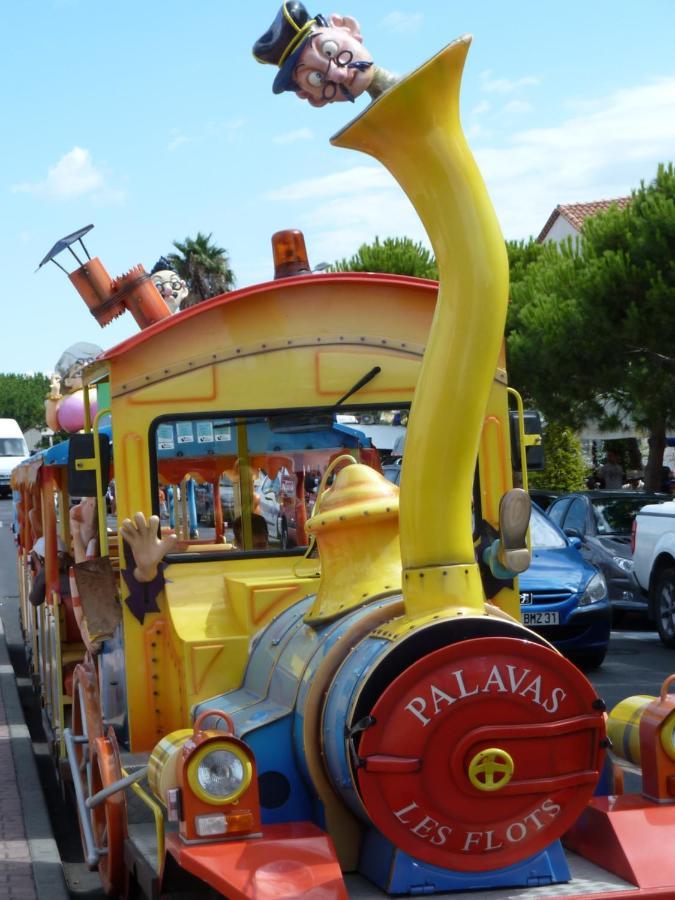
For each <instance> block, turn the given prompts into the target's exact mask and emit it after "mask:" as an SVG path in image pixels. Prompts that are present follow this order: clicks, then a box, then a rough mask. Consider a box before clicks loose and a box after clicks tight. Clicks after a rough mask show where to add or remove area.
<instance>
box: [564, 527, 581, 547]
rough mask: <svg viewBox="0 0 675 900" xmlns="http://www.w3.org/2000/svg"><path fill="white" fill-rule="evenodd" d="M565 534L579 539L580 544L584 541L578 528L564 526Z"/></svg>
mask: <svg viewBox="0 0 675 900" xmlns="http://www.w3.org/2000/svg"><path fill="white" fill-rule="evenodd" d="M565 534H566V535H567V537H568V538H572V539H573V540H577V541H579V543H580V544H583V542H584V536H583V535H582V533H581V532H580V531H579V529H578V528H565Z"/></svg>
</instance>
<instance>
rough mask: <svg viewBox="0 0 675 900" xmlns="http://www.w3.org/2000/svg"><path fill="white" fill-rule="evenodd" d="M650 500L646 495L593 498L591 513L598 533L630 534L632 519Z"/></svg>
mask: <svg viewBox="0 0 675 900" xmlns="http://www.w3.org/2000/svg"><path fill="white" fill-rule="evenodd" d="M649 502H654V501H653V500H652V501H650V500H649V499H648V498H647V497H645V498H642V497H630V498H629V497H627V498H626V499H624V498H623V497H620V498H617V499H615V500H604V499H602V498H600V497H599V498H598V499H597V500H593V515H594V517H595V524H596V527H597V529H598V534H622V535H630V532H631V528H632V527H633V519H634V518H635V516H636V515H637V514H638V512H639V511H640V510H641V509H642V507H643V506H644V505H645V504H646V503H649Z"/></svg>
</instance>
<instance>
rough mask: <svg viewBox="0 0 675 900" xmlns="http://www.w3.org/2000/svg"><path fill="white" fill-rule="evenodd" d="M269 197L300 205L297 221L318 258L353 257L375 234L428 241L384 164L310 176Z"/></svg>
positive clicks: (269, 198) (295, 214)
mask: <svg viewBox="0 0 675 900" xmlns="http://www.w3.org/2000/svg"><path fill="white" fill-rule="evenodd" d="M308 198H311V204H307V202H306V201H307V200H308ZM266 199H267V200H270V201H278V202H283V203H284V204H285V205H286V206H290V205H291V204H293V203H297V204H298V209H297V211H294V214H293V215H294V220H295V221H297V223H298V227H300V228H301V229H302V230H303V231H304V232H305V234H306V236H307V237H308V246H311V248H312V259H313V260H328V261H330V262H333V261H334V260H336V259H342V258H343V257H348V256H351V255H352V254H353V253H355V252H356V250H357V249H358V248H359V246H360V245H361V244H363V243H371V242H372V241H373V240H374V238H375V235H378V236H379V237H380V238H386V237H404V236H405V237H411V238H412V239H413V240H421V241H423V242H424V243H425V244H426V245H427V246H428V244H429V241H428V239H427V237H426V234H425V232H424V229H423V228H422V224H421V223H420V221H419V219H418V217H417V214H416V213H415V210H414V209H413V207H412V205H411V204H410V201H409V200H408V199H407V198H406V197H405V195H404V194H403V193H402V191H401V189H400V187H399V186H398V185H397V184H396V181H395V180H394V178H393V177H392V176H391V175H390V174H389V173H388V172H387V171H386V169H384V168H375V167H374V166H354V167H353V168H351V169H346V170H343V171H341V172H335V173H332V174H331V175H324V176H319V177H317V178H307V179H304V180H303V181H297V182H293V183H292V184H288V185H285V186H284V187H281V188H278V189H277V190H275V191H271V192H269V193H268V194H267V195H266ZM317 201H319V202H317ZM310 236H311V237H310Z"/></svg>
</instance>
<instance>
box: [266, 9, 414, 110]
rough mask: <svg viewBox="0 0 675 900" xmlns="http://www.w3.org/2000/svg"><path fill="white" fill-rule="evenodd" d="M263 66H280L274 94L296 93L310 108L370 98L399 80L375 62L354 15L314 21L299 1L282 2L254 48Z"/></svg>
mask: <svg viewBox="0 0 675 900" xmlns="http://www.w3.org/2000/svg"><path fill="white" fill-rule="evenodd" d="M253 55H254V56H255V58H256V59H257V60H258V62H261V63H269V64H271V65H276V66H279V71H278V72H277V75H276V77H275V79H274V84H273V85H272V90H273V91H274V93H275V94H281V93H283V92H284V91H294V92H295V93H296V94H297V95H298V97H300V98H301V99H302V100H307V101H308V102H309V103H311V105H312V106H325V105H326V104H327V103H335V102H340V101H344V100H349V101H351V102H352V103H353V102H354V100H355V99H356V98H357V97H359V96H360V95H361V94H363V93H364V91H367V92H368V94H369V96H370V97H371V98H372V99H375V98H377V97H379V96H380V94H382V93H383V92H384V91H386V90H387V88H389V87H391V86H392V85H393V84H395V83H396V82H397V81H398V78H397V76H395V75H392V73H391V72H387V71H386V69H382V68H380V66H376V65H375V64H374V63H373V58H372V56H371V55H370V53H369V52H368V50H366V48H365V47H364V46H363V37H362V36H361V28H360V26H359V23H358V22H357V21H356V19H353V18H352V17H351V16H339V15H332V16H330V17H329V18H328V19H325V18H324V17H323V16H322V15H316V16H314V18H312V17H311V16H310V15H309V13H308V12H307V10H306V8H305V6H304V4H302V3H300V2H297V0H286V2H284V3H282V5H281V9H280V10H279V12H278V13H277V16H276V18H275V20H274V21H273V22H272V24H271V25H270V27H269V28H268V29H267V31H266V32H265V34H263V36H262V37H261V38H259V39H258V40H257V41H256V42H255V44H254V46H253Z"/></svg>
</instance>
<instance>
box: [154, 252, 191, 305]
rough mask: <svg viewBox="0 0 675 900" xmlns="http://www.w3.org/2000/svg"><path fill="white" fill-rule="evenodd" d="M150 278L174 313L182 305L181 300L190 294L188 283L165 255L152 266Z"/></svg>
mask: <svg viewBox="0 0 675 900" xmlns="http://www.w3.org/2000/svg"><path fill="white" fill-rule="evenodd" d="M150 279H151V281H152V283H153V284H154V286H155V287H156V288H157V290H158V291H159V293H160V294H161V295H162V300H164V302H165V303H166V305H167V306H168V307H169V309H170V310H171V312H172V313H175V312H176V311H177V310H178V308H179V307H180V304H181V300H184V299H185V297H187V295H188V294H189V290H188V286H187V283H186V282H185V281H184V280H183V279H182V278H181V277H180V275H178V274H177V272H176V271H175V270H174V269H172V268H171V263H170V262H169V261H168V259H166V258H165V257H164V256H162V257H160V259H158V260H157V262H156V263H155V265H154V266H153V267H152V272H151V273H150Z"/></svg>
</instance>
